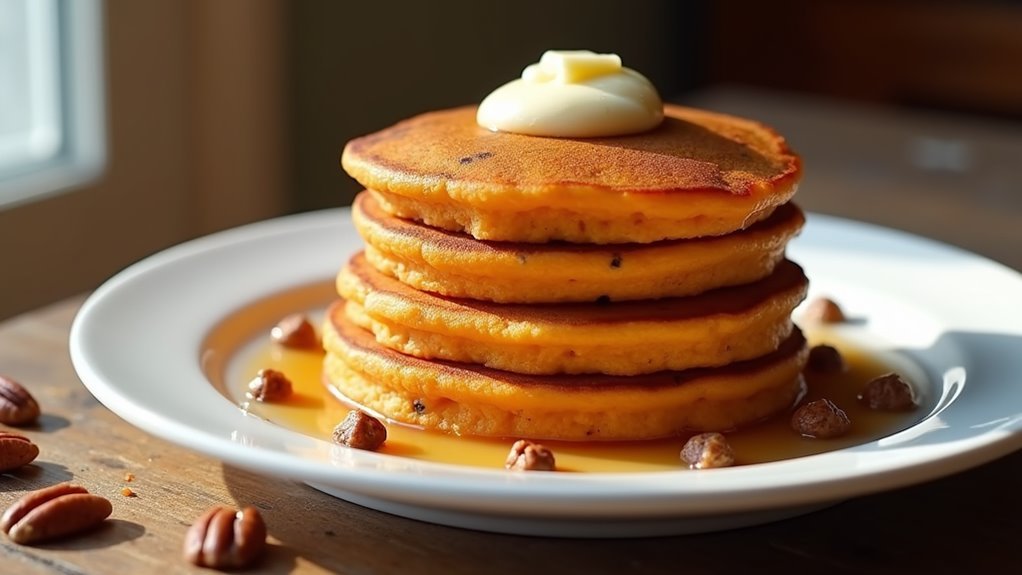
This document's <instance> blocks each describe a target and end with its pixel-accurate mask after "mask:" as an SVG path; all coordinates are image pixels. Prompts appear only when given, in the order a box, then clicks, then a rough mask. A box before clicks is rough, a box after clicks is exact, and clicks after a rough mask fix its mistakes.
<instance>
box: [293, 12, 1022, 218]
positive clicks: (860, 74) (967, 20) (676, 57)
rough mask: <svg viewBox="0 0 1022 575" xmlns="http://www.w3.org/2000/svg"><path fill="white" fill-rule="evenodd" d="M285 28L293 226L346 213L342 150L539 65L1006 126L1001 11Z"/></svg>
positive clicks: (1013, 49) (354, 16)
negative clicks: (586, 63)
mask: <svg viewBox="0 0 1022 575" xmlns="http://www.w3.org/2000/svg"><path fill="white" fill-rule="evenodd" d="M289 18H290V22H289V31H290V37H289V38H290V39H289V49H290V51H291V55H290V61H291V62H292V63H293V67H292V68H291V70H290V74H291V77H292V83H291V88H290V98H291V101H292V106H291V108H290V113H291V125H292V127H293V131H292V138H293V139H292V151H293V153H294V156H293V178H294V179H293V181H294V184H295V190H296V193H295V195H294V196H293V198H292V201H293V203H292V205H291V206H290V208H291V209H292V210H298V211H301V210H308V209H314V208H320V207H326V206H332V205H340V204H344V203H347V202H348V201H350V199H351V196H352V194H353V193H354V192H355V191H356V189H357V185H356V184H355V183H354V182H352V181H351V180H350V179H349V178H347V177H346V176H344V174H343V173H342V172H341V171H340V170H339V169H338V168H337V156H338V155H339V153H340V150H341V149H342V148H343V146H344V142H346V141H347V140H348V139H350V138H351V137H353V136H355V135H359V134H363V133H367V132H371V131H374V130H377V129H380V128H382V127H384V126H386V125H389V124H390V123H393V122H395V121H397V120H399V119H401V118H404V117H407V116H409V115H412V114H415V113H418V112H422V111H425V110H430V109H435V108H442V107H448V106H455V105H459V104H466V103H472V102H478V101H479V100H481V99H482V98H483V97H484V96H485V95H486V94H487V93H488V92H489V91H490V90H492V89H493V88H495V87H497V86H499V85H500V84H502V83H503V82H506V81H508V80H510V79H513V78H514V77H517V75H518V74H519V73H520V72H521V69H522V68H524V67H525V66H526V65H527V64H529V63H532V62H535V61H536V60H537V59H538V58H539V56H540V55H541V54H542V52H543V51H544V50H546V49H590V50H594V51H597V52H601V51H603V52H616V53H618V54H620V55H621V56H622V59H623V61H624V63H625V65H626V66H629V67H632V68H635V69H637V70H639V71H641V72H642V73H644V74H645V75H647V76H648V77H649V78H650V79H651V80H652V81H653V83H654V84H655V85H656V86H657V87H658V88H659V89H660V91H661V94H662V96H663V97H664V98H665V99H684V98H685V96H686V95H687V94H690V93H693V92H698V91H699V90H702V89H705V88H707V87H710V86H718V85H721V84H729V85H730V84H739V85H748V86H756V87H762V88H769V89H773V90H783V91H794V92H800V93H806V94H818V95H822V96H826V97H832V98H839V99H848V100H854V101H858V102H865V103H871V104H877V105H884V106H898V107H910V108H922V109H929V110H941V111H949V112H953V113H961V114H967V115H979V116H985V117H991V118H996V119H1004V120H1007V121H1011V122H1018V121H1019V120H1020V119H1022V4H1019V3H1016V2H997V1H990V0H986V1H974V2H969V1H947V0H945V1H932V2H926V1H920V0H893V1H886V2H885V1H874V0H864V1H853V0H821V1H810V0H774V1H771V2H756V1H740V0H722V1H716V2H711V1H696V2H675V1H669V0H647V1H624V0H609V1H600V2H550V1H547V2H543V1H537V0H520V1H518V2H513V3H511V2H500V3H485V2H471V1H467V0H457V1H448V2H422V3H418V2H407V3H395V2H376V3H371V4H369V3H348V2H328V1H310V0H306V1H300V2H295V3H292V4H291V5H290V7H289Z"/></svg>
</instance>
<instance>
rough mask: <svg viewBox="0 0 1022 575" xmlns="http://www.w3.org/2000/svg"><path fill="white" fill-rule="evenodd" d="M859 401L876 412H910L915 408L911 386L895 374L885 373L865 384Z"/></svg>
mask: <svg viewBox="0 0 1022 575" xmlns="http://www.w3.org/2000/svg"><path fill="white" fill-rule="evenodd" d="M859 400H860V401H862V402H863V403H865V404H866V406H867V407H869V408H870V409H875V410H878V411H911V410H913V409H915V408H916V398H915V394H914V393H913V392H912V386H911V385H909V384H908V382H907V381H905V380H904V379H902V378H901V376H900V375H898V374H896V373H885V374H884V375H881V376H879V377H875V378H873V379H871V380H870V381H869V383H867V384H866V387H864V388H863V390H862V393H860V394H859Z"/></svg>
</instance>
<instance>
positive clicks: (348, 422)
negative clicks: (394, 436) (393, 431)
mask: <svg viewBox="0 0 1022 575" xmlns="http://www.w3.org/2000/svg"><path fill="white" fill-rule="evenodd" d="M333 436H334V441H335V442H337V443H340V444H341V445H347V446H348V447H354V448H355V449H368V450H370V451H375V450H377V449H379V448H380V446H381V445H383V442H385V441H387V427H386V426H385V425H383V424H382V423H380V420H378V419H376V418H375V417H373V416H371V415H369V414H368V413H366V412H364V411H362V410H361V409H353V410H351V411H349V412H348V415H347V417H345V418H344V420H343V421H341V422H340V423H338V424H337V427H335V428H334V435H333Z"/></svg>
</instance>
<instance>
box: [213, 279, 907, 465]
mask: <svg viewBox="0 0 1022 575" xmlns="http://www.w3.org/2000/svg"><path fill="white" fill-rule="evenodd" d="M335 298H336V295H335V291H334V285H333V282H321V283H316V284H310V285H306V286H302V287H298V288H295V289H292V290H288V291H286V292H282V293H279V294H275V295H273V296H270V297H267V298H265V299H263V300H260V301H257V302H255V303H253V304H251V305H248V306H246V307H244V308H242V309H240V310H237V311H236V312H234V313H232V314H230V315H229V316H227V317H226V318H225V319H224V320H223V321H222V322H221V323H220V324H219V325H218V326H217V327H216V328H214V330H213V331H212V332H211V333H210V334H209V335H208V336H207V338H206V341H205V343H204V345H203V352H202V359H203V370H204V372H205V373H206V375H207V377H208V378H209V379H210V381H211V382H212V383H213V385H214V386H216V387H217V388H218V390H219V391H220V392H221V393H223V394H224V395H225V396H227V397H228V398H229V399H231V400H232V401H233V402H235V403H236V404H238V405H240V406H242V407H243V408H245V409H247V410H248V411H249V412H250V413H251V414H253V415H256V416H259V417H261V418H263V419H265V420H267V421H269V422H272V423H274V424H276V425H279V426H281V427H284V428H287V429H290V430H293V431H296V432H299V433H303V434H306V435H309V436H312V437H317V438H321V439H324V440H327V441H330V440H331V439H330V438H331V434H332V431H333V428H334V426H336V425H337V423H339V422H340V421H341V420H343V419H344V417H345V415H347V413H348V411H349V409H350V406H349V405H346V404H345V403H344V402H342V401H341V400H340V399H338V398H337V397H335V396H334V395H333V394H332V393H331V391H330V390H329V389H328V387H327V386H326V385H325V384H324V383H323V379H322V360H323V353H322V352H321V351H318V350H312V351H310V350H296V349H288V348H283V347H281V346H279V345H275V344H273V343H272V342H271V340H270V337H269V333H270V329H271V328H272V326H273V325H274V324H275V323H276V322H277V320H279V319H280V318H282V317H284V316H286V315H288V314H291V313H295V312H305V313H307V314H308V315H309V317H310V318H311V319H312V321H313V322H314V324H318V322H320V321H321V319H322V316H323V311H322V310H323V309H325V307H326V305H327V303H329V302H330V301H331V300H333V299H335ZM806 336H807V338H808V339H809V340H810V343H827V344H829V345H832V346H834V347H836V348H838V350H840V352H841V354H842V356H843V357H844V359H845V362H846V364H847V370H845V371H844V372H842V373H838V374H816V373H812V372H808V371H807V373H806V384H807V395H806V398H805V400H806V401H811V400H813V399H818V398H822V397H826V398H827V399H830V400H831V401H833V402H834V403H836V404H837V405H838V406H839V407H841V408H842V409H843V410H844V411H845V412H846V413H847V414H848V417H849V419H850V420H851V422H852V430H851V432H850V433H848V434H847V435H844V436H842V437H839V438H835V439H826V440H821V439H809V438H804V437H801V436H799V435H798V434H797V433H795V432H794V431H792V430H791V427H790V413H785V414H781V415H778V416H777V417H774V418H772V419H770V420H768V421H765V422H762V423H759V424H757V425H754V426H750V427H747V428H744V429H741V430H738V431H733V432H729V433H727V434H726V435H727V438H728V441H729V443H730V444H731V446H732V448H733V450H734V453H735V459H736V465H747V464H753V463H763V462H769V461H779V460H783V459H790V458H794V457H801V456H805V455H811V454H815V453H823V452H826V451H832V450H835V449H840V448H844V447H850V446H853V445H859V444H862V443H867V442H870V441H874V440H876V439H879V438H881V437H885V436H888V435H891V434H893V433H896V432H898V431H900V430H902V429H905V428H907V427H909V426H911V425H913V424H914V423H916V422H917V421H919V420H920V419H921V418H922V416H923V415H924V414H925V412H926V410H925V409H924V408H923V407H920V408H918V409H916V410H915V411H912V412H908V413H887V412H878V411H872V410H870V409H868V408H866V407H865V406H863V405H862V404H861V403H860V402H859V401H858V399H857V395H858V394H859V392H860V391H861V389H862V387H863V386H864V385H865V384H866V382H868V381H869V380H870V379H872V378H874V377H876V376H878V375H881V374H884V373H888V372H891V371H895V372H898V373H900V374H901V375H902V376H903V377H905V378H906V380H908V381H909V382H910V383H911V384H912V385H913V387H914V389H915V391H916V393H917V395H920V396H922V397H925V393H924V389H921V387H920V386H921V384H923V383H924V382H923V381H922V379H923V378H924V377H925V376H923V375H921V371H920V370H919V369H918V368H917V367H916V366H914V364H912V363H911V362H910V361H909V360H908V359H907V358H905V357H903V356H899V355H895V354H891V353H882V352H879V351H876V352H874V351H867V350H866V349H864V348H863V347H861V346H857V345H854V344H852V343H850V342H848V341H843V340H841V339H840V334H839V333H838V332H837V331H836V330H819V331H815V332H814V331H812V330H810V331H807V332H806ZM264 368H270V369H276V370H278V371H282V372H283V373H285V374H286V375H287V376H288V377H289V378H290V379H291V382H292V384H293V390H294V393H293V394H292V395H291V396H290V398H289V399H287V400H286V401H283V402H280V403H260V402H257V401H251V400H249V399H248V398H247V397H246V396H245V392H246V390H247V385H248V382H249V381H250V380H251V379H252V378H253V377H254V376H255V374H256V373H257V372H258V371H259V370H260V369H264ZM921 392H923V393H921ZM515 439H518V438H485V437H464V436H462V437H458V436H453V435H447V434H442V433H439V432H432V431H425V430H422V429H417V428H414V427H411V426H407V425H403V424H399V423H390V424H389V425H388V437H387V442H386V443H385V444H384V446H383V447H382V448H381V449H380V452H381V453H388V454H391V455H398V456H403V457H411V458H415V459H421V460H425V461H433V462H442V463H452V464H459V465H470V466H478V467H486V468H502V467H503V464H504V459H505V457H506V456H507V453H508V450H509V448H510V445H511V443H512V442H513V441H514V440H515ZM685 439H686V438H685V437H673V438H666V439H657V440H649V441H615V442H588V443H587V442H563V441H547V440H544V441H543V444H544V445H546V446H548V447H549V448H551V449H552V450H553V451H554V454H555V455H556V457H557V468H558V470H559V471H576V472H636V471H663V470H678V469H684V468H685V464H684V463H683V462H682V461H681V459H680V458H679V451H680V450H681V447H682V445H684V443H685Z"/></svg>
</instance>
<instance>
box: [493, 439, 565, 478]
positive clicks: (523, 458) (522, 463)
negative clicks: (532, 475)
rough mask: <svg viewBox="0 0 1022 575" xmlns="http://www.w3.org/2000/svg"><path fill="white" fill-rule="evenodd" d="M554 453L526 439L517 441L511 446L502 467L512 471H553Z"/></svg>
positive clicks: (554, 465)
mask: <svg viewBox="0 0 1022 575" xmlns="http://www.w3.org/2000/svg"><path fill="white" fill-rule="evenodd" d="M556 466H557V464H556V462H555V461H554V452H553V451H550V450H549V449H547V448H546V447H544V446H543V445H540V444H538V443H533V442H531V441H529V440H527V439H519V440H518V441H516V442H515V443H514V445H512V446H511V452H510V453H508V454H507V461H505V462H504V467H506V468H507V469H511V470H513V471H554V470H555V469H556Z"/></svg>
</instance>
